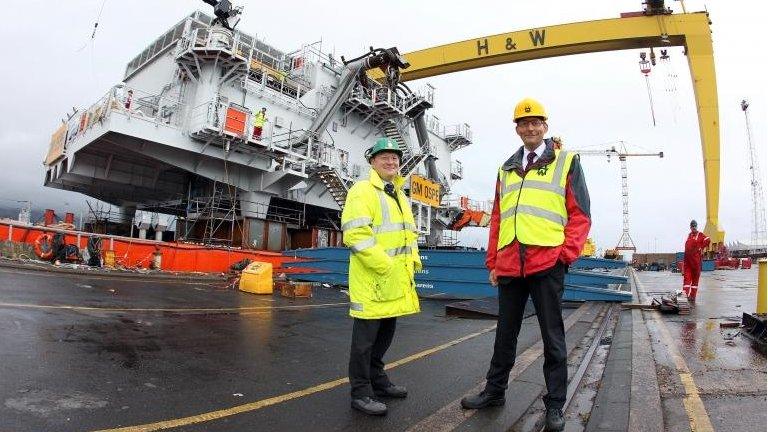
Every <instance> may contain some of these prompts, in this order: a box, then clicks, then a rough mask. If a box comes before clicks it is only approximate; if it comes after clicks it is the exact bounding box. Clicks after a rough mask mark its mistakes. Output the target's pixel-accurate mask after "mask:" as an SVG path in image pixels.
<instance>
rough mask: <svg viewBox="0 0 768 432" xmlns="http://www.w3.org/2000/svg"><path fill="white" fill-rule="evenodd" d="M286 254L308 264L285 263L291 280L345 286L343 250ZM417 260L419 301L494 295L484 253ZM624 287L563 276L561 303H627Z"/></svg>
mask: <svg viewBox="0 0 768 432" xmlns="http://www.w3.org/2000/svg"><path fill="white" fill-rule="evenodd" d="M286 253H287V254H291V255H292V256H294V257H297V258H308V259H310V260H312V261H309V262H294V263H286V267H288V268H291V269H293V270H294V273H293V275H292V276H291V277H292V278H296V279H301V280H307V281H313V282H325V283H331V284H337V285H346V284H347V277H348V275H347V272H348V266H349V250H348V249H347V248H318V249H300V250H295V251H290V252H286ZM421 257H422V258H421V259H422V263H423V264H424V270H422V271H421V272H419V273H417V274H416V289H417V291H418V293H419V295H420V296H422V297H429V298H446V299H476V298H483V297H489V296H495V295H496V293H497V289H496V288H495V287H493V286H491V285H490V284H489V283H488V270H486V268H485V252H482V251H441V250H422V251H421ZM609 261H610V260H609ZM301 269H304V271H306V273H304V272H302V270H301ZM625 283H627V278H626V277H622V276H615V275H610V274H604V273H594V272H587V271H571V272H569V273H568V274H566V279H565V284H566V287H565V293H564V294H563V299H564V300H574V301H577V300H601V301H629V300H631V297H632V296H631V294H630V293H629V292H622V291H618V290H617V289H615V286H616V285H619V284H625Z"/></svg>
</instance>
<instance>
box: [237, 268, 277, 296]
mask: <svg viewBox="0 0 768 432" xmlns="http://www.w3.org/2000/svg"><path fill="white" fill-rule="evenodd" d="M239 288H240V291H245V292H249V293H254V294H272V290H273V285H272V264H271V263H268V262H259V261H254V262H252V263H250V264H248V267H246V268H245V270H243V274H242V275H240V285H239Z"/></svg>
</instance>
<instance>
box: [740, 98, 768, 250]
mask: <svg viewBox="0 0 768 432" xmlns="http://www.w3.org/2000/svg"><path fill="white" fill-rule="evenodd" d="M748 109H749V102H748V101H747V100H746V99H744V100H742V101H741V110H742V111H744V120H745V121H746V126H747V146H748V148H749V170H750V172H751V174H752V178H751V185H752V236H751V237H752V238H751V245H750V247H751V248H752V249H753V251H755V252H757V250H758V249H760V245H764V244H765V243H764V242H765V196H764V195H763V183H762V181H761V180H760V163H759V159H758V157H757V150H756V149H755V144H754V143H753V142H752V127H751V125H750V123H749V112H748V111H747V110H748Z"/></svg>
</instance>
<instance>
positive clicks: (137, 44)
mask: <svg viewBox="0 0 768 432" xmlns="http://www.w3.org/2000/svg"><path fill="white" fill-rule="evenodd" d="M240 3H241V4H245V13H244V17H243V19H242V21H241V23H240V24H239V29H241V30H242V31H245V32H247V33H250V34H254V35H258V37H259V38H261V39H263V40H265V41H266V42H267V43H270V44H272V45H273V46H275V47H276V48H278V49H281V50H283V51H286V52H288V51H292V50H294V49H297V48H299V47H301V45H302V44H304V43H309V42H314V41H318V40H321V39H322V41H323V50H324V51H326V52H335V53H336V55H337V57H338V56H340V55H345V56H346V57H348V58H349V57H354V56H357V55H360V54H362V53H363V52H365V51H367V49H368V47H369V46H374V47H390V46H396V47H398V48H399V49H400V51H401V52H409V51H414V50H418V49H423V48H427V47H431V46H435V45H442V44H446V43H449V42H456V41H462V40H466V39H472V38H478V37H481V36H487V35H493V34H497V33H504V32H509V31H515V30H523V29H528V28H532V27H542V26H547V25H554V24H564V23H569V22H578V21H587V20H595V19H604V18H614V17H618V15H619V13H620V12H624V11H635V10H640V9H641V4H640V2H639V1H625V0H620V1H618V0H601V1H593V2H589V3H588V5H589V7H586V5H587V3H584V2H574V1H566V0H560V1H536V2H519V1H499V2H474V3H471V4H470V3H468V2H455V3H452V2H444V1H441V2H438V1H423V2H412V1H388V2H382V3H379V4H380V5H382V7H381V8H380V9H377V10H373V9H372V8H371V7H370V6H368V7H363V6H361V4H360V3H359V2H353V1H335V2H307V4H305V5H303V6H301V7H299V6H294V5H296V4H301V2H294V3H290V6H288V5H285V4H281V3H275V2H240ZM102 4H103V5H104V7H103V12H102V14H101V17H100V19H99V26H98V30H97V32H96V36H95V39H94V40H92V41H91V39H90V36H91V33H92V31H93V24H94V22H95V21H96V18H97V16H99V10H100V9H101V7H102ZM668 4H669V5H670V6H671V7H672V8H673V9H674V10H675V11H676V12H679V11H681V7H680V3H679V2H668ZM685 6H686V9H687V10H688V11H689V12H691V11H699V10H704V9H705V8H706V9H707V10H709V12H710V14H711V16H710V18H711V20H712V30H713V39H714V44H715V46H714V49H715V62H716V73H717V82H718V95H719V101H720V106H719V108H720V126H721V129H720V138H721V141H720V142H721V185H720V224H721V226H722V227H723V228H724V229H725V231H726V236H727V237H726V241H733V240H736V239H739V240H743V241H748V240H749V238H750V231H751V223H752V222H751V217H750V213H751V205H752V204H751V189H750V174H749V163H748V160H749V158H748V153H747V138H746V127H745V122H744V115H743V113H742V111H741V109H740V107H739V102H740V101H741V99H742V98H747V99H749V101H750V103H751V106H750V120H751V122H752V133H753V140H754V142H755V144H756V145H757V147H758V149H759V160H760V164H761V169H762V179H763V182H765V180H766V178H767V176H766V166H767V165H768V161H766V145H765V144H766V135H767V130H766V122H765V120H766V102H768V97H767V96H768V94H767V93H768V90H766V89H767V88H768V86H766V85H765V79H764V78H759V77H760V76H763V77H764V76H765V74H766V71H765V69H764V67H763V65H762V64H758V60H757V59H758V58H759V57H764V53H763V52H762V51H758V50H761V48H759V47H758V45H757V44H756V43H757V42H758V41H761V40H762V39H763V36H764V35H763V31H762V25H764V21H763V20H762V19H761V18H762V16H763V15H764V14H761V13H757V10H756V8H757V2H747V1H728V2H724V1H718V2H711V4H706V3H704V2H702V1H687V2H685ZM195 9H199V10H203V11H206V12H209V10H210V7H209V6H208V5H206V4H204V3H203V2H202V1H201V0H164V1H149V0H133V1H117V0H106V2H103V0H69V1H66V2H51V1H25V2H14V3H11V5H10V6H8V5H7V6H6V7H5V8H4V16H5V18H4V19H3V24H2V26H0V37H2V40H4V41H6V43H5V44H4V58H3V61H2V62H1V63H0V94H1V95H2V98H1V99H0V100H2V105H1V106H2V113H1V114H2V115H0V149H2V151H3V157H2V158H0V181H2V184H3V188H2V189H0V200H2V202H0V204H5V205H7V204H13V203H12V202H11V201H12V200H22V199H29V200H32V201H33V203H34V204H35V206H46V207H55V208H57V209H58V210H59V211H61V212H63V211H66V210H67V209H70V208H80V207H81V206H82V205H83V202H84V200H85V197H84V196H82V195H79V194H73V193H68V192H63V191H59V190H56V189H49V188H44V187H42V182H43V175H44V171H43V167H42V164H41V161H42V159H43V157H44V155H45V153H46V151H47V148H48V143H49V140H50V135H51V133H52V132H53V130H54V129H55V128H56V127H57V126H58V124H59V122H60V120H59V119H60V118H62V117H63V116H64V113H65V112H67V111H71V109H72V107H73V106H76V107H84V106H88V105H90V104H91V103H93V102H94V101H96V100H97V99H98V98H99V97H100V96H101V95H102V94H104V93H105V92H106V91H107V90H108V88H109V87H110V86H112V85H114V84H116V83H118V82H120V80H121V79H122V76H123V73H124V70H125V65H126V63H127V62H128V61H129V60H130V59H131V58H133V56H135V55H136V54H138V53H139V52H140V51H141V50H143V49H144V48H145V47H146V46H147V45H148V44H149V43H150V42H152V41H153V40H154V39H155V38H156V37H158V36H159V35H160V34H162V33H163V32H164V31H166V30H167V29H169V28H170V27H171V26H172V25H174V24H175V23H176V22H178V21H179V20H180V19H181V18H183V17H184V16H185V15H187V14H188V13H190V12H192V11H193V10H195ZM209 13H210V12H209ZM638 54H639V51H637V50H630V51H621V52H609V53H600V54H585V55H578V56H569V57H560V58H555V59H547V60H539V61H535V62H525V63H517V64H511V65H502V66H494V67H490V68H485V69H478V70H473V71H466V72H461V73H455V74H450V75H445V76H440V77H434V78H429V79H425V80H420V81H417V82H415V83H411V84H410V86H411V87H412V88H414V87H416V88H418V87H420V86H421V85H423V84H424V83H426V82H429V83H431V84H432V85H434V86H435V87H436V88H437V98H436V106H435V109H434V110H432V113H433V114H435V115H437V116H438V117H440V118H441V119H442V121H443V122H444V123H445V124H452V123H464V122H466V123H469V124H470V126H471V127H472V130H473V133H474V144H473V145H472V146H470V147H468V148H466V149H463V150H461V151H459V152H456V153H455V158H457V159H459V160H461V161H462V162H463V164H464V173H465V180H464V181H462V182H460V183H459V184H458V185H457V186H456V187H455V188H454V192H457V193H460V194H464V195H469V196H470V197H472V198H475V199H487V198H490V197H491V194H492V189H493V182H494V180H495V173H496V169H497V167H498V165H499V164H500V163H501V162H503V161H504V160H505V159H506V158H507V157H508V156H509V154H511V152H513V151H514V150H515V149H516V148H517V147H518V146H519V145H520V141H519V138H518V137H517V136H516V135H515V134H514V128H513V124H512V122H511V120H510V117H511V112H512V108H513V106H514V104H515V103H516V102H517V101H518V100H519V99H521V98H523V97H526V96H531V97H534V98H537V99H539V100H540V101H541V102H543V103H544V104H545V105H546V108H547V110H548V111H549V114H550V120H549V124H550V135H558V136H562V137H563V138H564V140H565V143H566V146H567V147H569V148H579V149H584V148H594V149H600V148H608V147H611V146H613V145H616V142H618V141H620V140H622V141H624V142H626V143H627V144H628V146H629V149H630V150H631V151H643V152H646V151H647V152H658V151H663V152H664V154H665V157H664V158H663V159H659V158H633V159H630V160H629V162H628V166H629V170H628V171H629V189H630V191H629V194H630V218H631V234H632V237H633V239H634V241H635V244H636V245H637V247H638V251H639V252H652V251H665V252H666V251H670V252H671V251H676V250H681V248H682V242H683V240H684V238H685V235H686V232H687V227H688V222H689V221H690V220H691V219H692V218H695V219H697V220H699V221H700V226H702V227H703V224H704V220H705V197H704V174H703V169H702V154H701V144H700V140H699V131H698V125H697V120H696V107H695V102H694V98H693V91H692V85H691V82H690V74H689V71H688V66H687V62H686V60H685V57H684V56H683V54H682V48H681V47H675V48H671V49H670V54H671V56H672V59H671V67H666V68H665V67H662V66H661V65H660V66H659V67H657V68H655V69H654V70H653V72H652V73H651V78H650V79H651V86H652V95H653V98H654V109H655V112H656V119H657V125H656V126H655V127H654V126H653V124H652V121H651V114H650V105H649V102H648V95H647V92H646V84H645V80H644V78H643V77H642V75H641V74H640V72H639V70H638V64H637V62H638V60H639V57H638ZM671 73H676V74H677V77H678V78H677V79H676V80H673V79H670V78H669V75H670V74H671ZM582 163H583V166H584V170H585V174H586V178H587V183H588V185H589V189H590V194H591V197H592V218H593V228H592V233H591V236H592V237H593V238H594V239H595V240H596V242H597V244H598V246H599V247H600V248H606V247H613V246H614V245H615V244H616V241H617V240H618V238H619V236H620V234H621V227H622V219H621V210H622V208H621V187H620V177H619V163H618V160H613V161H611V162H610V163H607V162H606V161H605V158H602V157H584V158H583V159H582ZM486 237H487V230H478V229H474V230H465V231H464V232H462V239H464V241H465V243H466V244H468V245H470V246H484V245H485V242H486Z"/></svg>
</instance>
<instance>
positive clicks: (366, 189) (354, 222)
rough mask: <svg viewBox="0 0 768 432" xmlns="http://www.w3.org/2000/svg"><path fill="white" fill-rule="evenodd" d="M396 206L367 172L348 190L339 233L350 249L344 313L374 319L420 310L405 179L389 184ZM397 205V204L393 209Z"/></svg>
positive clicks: (414, 240) (416, 254) (416, 252)
mask: <svg viewBox="0 0 768 432" xmlns="http://www.w3.org/2000/svg"><path fill="white" fill-rule="evenodd" d="M393 183H394V185H395V191H396V194H397V202H396V201H395V199H394V198H393V197H391V196H388V195H387V194H386V193H385V192H384V182H383V181H382V180H381V177H379V175H378V174H377V173H376V171H375V170H373V169H371V172H370V176H369V179H368V180H361V181H359V182H357V183H355V184H354V186H352V188H350V190H349V193H348V194H347V200H346V204H345V206H344V211H343V212H342V214H341V229H342V231H343V232H344V244H345V245H346V246H347V247H349V248H350V251H351V253H350V259H349V299H350V307H349V314H350V315H351V316H353V317H355V318H363V319H378V318H391V317H396V316H401V315H408V314H413V313H417V312H419V311H420V307H419V298H418V296H417V294H416V283H415V281H414V272H416V271H419V270H421V258H420V257H419V248H418V246H417V239H418V234H417V231H416V224H415V223H414V220H413V213H412V212H411V206H410V203H409V202H408V199H407V197H406V196H405V194H404V193H403V191H402V190H401V187H402V186H403V183H405V179H404V178H402V177H400V176H398V177H397V178H395V180H394V181H393ZM398 202H399V203H400V205H399V207H398Z"/></svg>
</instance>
